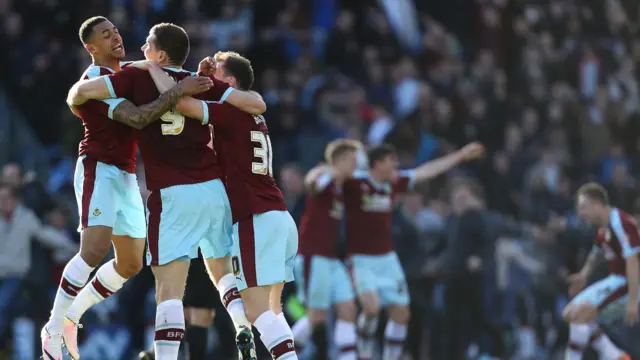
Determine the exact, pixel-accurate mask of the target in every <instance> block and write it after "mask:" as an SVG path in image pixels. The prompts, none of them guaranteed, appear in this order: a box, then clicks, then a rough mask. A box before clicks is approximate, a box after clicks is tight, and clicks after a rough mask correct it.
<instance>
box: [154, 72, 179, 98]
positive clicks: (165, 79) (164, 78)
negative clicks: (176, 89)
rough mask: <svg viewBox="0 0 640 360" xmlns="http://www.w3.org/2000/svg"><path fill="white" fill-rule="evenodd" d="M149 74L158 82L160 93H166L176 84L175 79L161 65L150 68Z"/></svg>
mask: <svg viewBox="0 0 640 360" xmlns="http://www.w3.org/2000/svg"><path fill="white" fill-rule="evenodd" d="M149 75H151V78H152V79H153V82H154V83H155V84H156V88H158V92H159V93H160V94H164V93H165V92H167V91H169V90H170V89H171V88H172V87H173V86H174V85H175V84H176V82H175V80H173V78H172V77H171V76H169V75H168V74H167V73H165V72H164V70H162V68H159V67H151V68H149Z"/></svg>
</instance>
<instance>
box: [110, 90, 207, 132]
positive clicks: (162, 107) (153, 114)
mask: <svg viewBox="0 0 640 360" xmlns="http://www.w3.org/2000/svg"><path fill="white" fill-rule="evenodd" d="M212 85H213V83H212V82H211V80H210V79H208V78H202V77H200V78H197V77H189V78H186V79H183V80H182V81H180V82H179V83H177V84H175V85H174V86H172V87H171V88H170V89H169V90H168V91H166V92H164V93H163V94H162V95H160V97H159V98H158V99H157V100H155V101H153V102H151V103H149V104H146V105H142V106H139V107H137V106H135V105H134V104H133V103H131V102H130V101H123V102H121V103H120V104H119V105H118V106H117V107H116V108H115V109H114V111H113V119H114V120H116V121H118V122H121V123H123V124H126V125H129V126H131V127H133V128H136V129H142V128H144V127H145V126H147V125H149V124H150V123H152V122H154V121H156V120H158V119H160V117H161V116H162V114H164V113H166V112H167V111H169V110H171V109H173V108H174V107H175V106H176V104H177V103H178V100H179V99H180V97H182V96H184V95H191V94H197V93H200V92H204V91H207V90H208V89H209V88H210V87H211V86H212Z"/></svg>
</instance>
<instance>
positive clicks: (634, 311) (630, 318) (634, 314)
mask: <svg viewBox="0 0 640 360" xmlns="http://www.w3.org/2000/svg"><path fill="white" fill-rule="evenodd" d="M624 323H625V324H627V325H629V326H633V325H635V324H637V323H638V302H637V301H633V302H632V301H629V302H628V303H627V312H626V314H625V316H624Z"/></svg>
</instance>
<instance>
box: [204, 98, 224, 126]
mask: <svg viewBox="0 0 640 360" xmlns="http://www.w3.org/2000/svg"><path fill="white" fill-rule="evenodd" d="M200 102H201V103H202V113H203V116H202V124H203V125H206V124H211V125H213V126H220V125H224V123H225V120H226V119H227V118H228V116H227V115H226V106H228V105H226V104H225V103H223V102H221V101H205V100H200Z"/></svg>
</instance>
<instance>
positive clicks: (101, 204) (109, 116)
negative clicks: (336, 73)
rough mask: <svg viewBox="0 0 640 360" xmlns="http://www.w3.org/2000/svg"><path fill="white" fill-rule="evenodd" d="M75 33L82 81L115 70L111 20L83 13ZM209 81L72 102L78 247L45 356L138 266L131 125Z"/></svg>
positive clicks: (45, 334)
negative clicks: (136, 97) (144, 96)
mask: <svg viewBox="0 0 640 360" xmlns="http://www.w3.org/2000/svg"><path fill="white" fill-rule="evenodd" d="M79 35H80V40H81V41H82V43H83V44H84V46H85V48H86V49H87V51H88V52H89V54H90V55H91V58H92V60H93V61H92V64H91V65H90V66H89V68H87V70H86V71H85V73H84V74H83V75H82V79H92V78H96V77H98V76H100V75H106V74H111V73H115V72H116V71H120V65H121V64H120V60H121V59H122V58H124V55H125V52H124V47H123V46H122V38H121V37H120V34H119V33H118V29H117V28H116V27H115V26H114V25H113V24H112V23H111V22H110V21H109V20H107V19H106V18H104V17H93V18H90V19H87V20H86V21H85V22H84V23H83V24H82V26H81V27H80V31H79ZM211 85H212V83H211V82H207V81H206V80H205V79H190V80H188V81H186V82H183V83H181V84H179V85H177V86H176V87H175V88H174V89H172V90H171V91H169V92H167V93H165V94H163V96H161V97H160V98H158V99H154V100H155V101H152V102H150V103H149V104H147V105H144V106H141V107H140V108H136V107H135V106H133V104H132V103H131V102H129V101H125V100H124V99H109V100H105V101H97V100H91V101H87V102H85V103H83V104H78V106H72V111H73V112H74V113H75V114H76V115H77V116H79V117H80V118H81V119H82V123H83V125H84V129H85V131H84V138H83V140H82V141H81V142H80V148H79V157H78V162H77V165H76V172H75V181H74V188H75V192H76V199H77V202H78V212H79V214H80V226H79V231H80V233H81V235H80V242H81V246H80V252H79V253H78V254H77V255H76V256H74V257H73V258H72V259H71V260H70V261H69V263H68V264H67V266H66V267H65V269H64V272H63V274H62V279H61V282H60V286H59V288H58V291H57V293H56V298H55V301H54V306H53V309H52V311H51V318H50V319H49V321H48V322H47V324H46V325H45V326H44V327H43V329H42V333H41V337H42V352H43V357H45V359H55V360H57V359H62V349H61V346H62V335H61V334H62V332H63V330H64V331H67V332H70V333H75V332H76V325H75V323H77V322H78V320H79V319H80V316H81V315H82V313H84V311H86V309H88V308H89V307H91V306H92V305H94V304H96V303H98V302H100V301H102V300H104V299H105V298H107V297H109V296H110V295H112V294H113V293H114V292H116V291H118V290H119V289H120V288H121V287H122V285H123V284H124V282H126V281H127V279H128V278H130V277H131V276H133V275H135V274H136V273H137V272H138V271H139V270H140V268H141V266H142V264H141V263H142V254H143V251H144V238H145V232H146V230H145V226H146V221H145V217H144V207H143V205H142V198H141V196H140V190H139V188H138V182H137V179H136V175H135V165H136V163H135V154H136V140H135V136H136V135H135V129H133V128H132V127H130V126H133V127H136V128H140V127H143V126H145V125H146V124H148V123H149V122H150V121H151V120H153V119H154V118H157V117H158V116H159V115H160V114H162V113H164V112H166V111H167V110H168V109H170V108H171V107H173V106H175V104H176V102H177V100H178V98H179V96H180V95H183V94H195V93H197V92H200V91H204V90H206V89H208V88H209V86H211ZM124 124H127V125H130V126H127V125H124ZM111 242H113V245H114V247H115V255H116V256H115V259H114V260H111V261H109V262H107V263H106V264H104V265H103V266H102V267H100V269H98V271H97V273H96V276H95V277H94V278H93V280H91V282H90V283H89V285H88V286H86V287H84V286H85V283H86V282H87V279H88V278H89V275H90V273H91V272H92V271H93V269H94V268H95V267H96V266H98V265H99V264H100V262H101V261H102V259H103V258H104V257H105V255H106V254H107V252H108V251H109V246H110V243H111ZM83 287H84V288H83ZM72 303H73V305H72ZM70 307H71V308H70ZM68 310H69V312H68ZM65 314H66V316H67V317H66V318H65ZM69 319H71V320H69ZM73 338H74V339H73V341H72V342H71V343H67V344H66V345H67V348H68V350H69V352H70V355H71V356H72V358H74V359H78V358H79V354H78V352H77V344H76V343H75V336H74V337H73Z"/></svg>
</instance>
